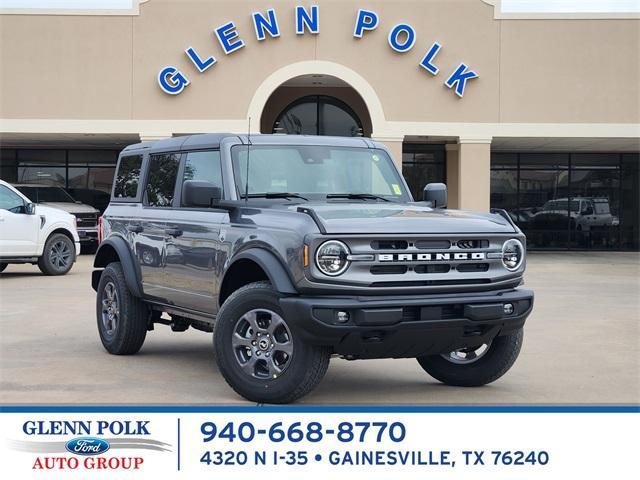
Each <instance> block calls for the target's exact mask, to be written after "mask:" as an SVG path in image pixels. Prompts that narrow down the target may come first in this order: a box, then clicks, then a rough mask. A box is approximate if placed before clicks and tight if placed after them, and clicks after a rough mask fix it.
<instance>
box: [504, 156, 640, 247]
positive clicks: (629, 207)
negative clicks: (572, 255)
mask: <svg viewBox="0 0 640 480" xmlns="http://www.w3.org/2000/svg"><path fill="white" fill-rule="evenodd" d="M514 158H515V159H516V161H515V162H514ZM638 178H639V175H638V154H617V153H614V154H609V153H605V154H600V153H575V154H565V153H559V154H553V153H551V154H549V153H535V154H530V153H522V154H517V153H508V154H504V153H494V154H492V163H491V206H492V207H494V208H504V209H505V210H507V211H508V212H509V214H510V215H511V218H512V219H514V221H515V222H516V223H517V224H518V226H519V227H520V228H521V229H522V230H523V231H524V232H525V234H526V235H527V242H528V246H529V248H533V249H536V248H543V249H544V248H551V249H565V248H571V249H581V250H584V249H598V250H607V249H638V221H639V217H640V215H639V214H638V210H639V206H638V205H639V203H640V194H639V188H638V183H640V182H639V181H638ZM514 185H517V188H515V187H514Z"/></svg>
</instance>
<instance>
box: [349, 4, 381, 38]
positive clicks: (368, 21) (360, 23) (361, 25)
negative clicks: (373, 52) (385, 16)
mask: <svg viewBox="0 0 640 480" xmlns="http://www.w3.org/2000/svg"><path fill="white" fill-rule="evenodd" d="M377 27H378V14H377V13H376V12H372V11H371V10H362V9H360V10H358V16H357V17H356V26H355V28H354V29H353V36H354V37H356V38H362V34H363V32H364V31H365V30H369V31H370V30H375V29H376V28H377Z"/></svg>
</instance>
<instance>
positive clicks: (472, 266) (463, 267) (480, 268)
mask: <svg viewBox="0 0 640 480" xmlns="http://www.w3.org/2000/svg"><path fill="white" fill-rule="evenodd" d="M456 269H457V270H458V271H459V272H488V271H489V264H488V263H461V264H460V265H458V266H457V267H456Z"/></svg>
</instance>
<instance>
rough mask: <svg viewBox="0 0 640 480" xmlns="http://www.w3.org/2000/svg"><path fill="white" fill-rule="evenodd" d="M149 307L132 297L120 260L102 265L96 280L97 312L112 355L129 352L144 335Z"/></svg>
mask: <svg viewBox="0 0 640 480" xmlns="http://www.w3.org/2000/svg"><path fill="white" fill-rule="evenodd" d="M148 314H149V312H148V309H147V307H146V306H145V304H144V303H143V302H142V301H141V300H140V299H139V298H136V297H134V296H133V295H132V294H131V292H130V291H129V288H128V287H127V282H126V280H125V278H124V273H123V271H122V266H121V265H120V263H119V262H114V263H110V264H109V265H107V268H105V269H104V271H103V272H102V275H101V276H100V282H99V283H98V291H97V295H96V316H97V320H98V333H99V334H100V340H101V341H102V345H103V346H104V348H105V349H106V350H107V351H108V352H109V353H111V354H113V355H132V354H134V353H137V352H138V350H140V348H141V347H142V344H143V343H144V339H145V337H146V336H147V320H148V316H149V315H148Z"/></svg>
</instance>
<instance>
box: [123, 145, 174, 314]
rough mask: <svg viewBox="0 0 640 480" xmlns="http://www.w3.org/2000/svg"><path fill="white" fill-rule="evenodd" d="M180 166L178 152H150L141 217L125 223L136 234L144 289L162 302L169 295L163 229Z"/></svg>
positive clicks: (171, 205)
mask: <svg viewBox="0 0 640 480" xmlns="http://www.w3.org/2000/svg"><path fill="white" fill-rule="evenodd" d="M179 167H180V153H160V154H151V155H149V162H148V168H147V175H146V182H145V186H144V191H143V197H142V208H141V210H140V218H139V220H138V221H137V222H133V221H132V222H130V225H129V227H128V229H129V230H130V231H132V232H133V233H134V234H135V240H134V241H133V250H134V252H135V255H136V258H137V259H138V264H139V265H140V272H141V274H142V288H143V291H144V293H145V295H148V296H150V297H154V298H155V299H157V300H160V301H163V302H167V301H170V298H171V295H170V293H169V292H170V290H171V288H170V286H169V284H170V281H168V280H167V279H166V276H165V271H164V265H165V262H166V257H167V248H166V247H167V246H166V238H167V234H166V232H165V230H166V228H167V219H168V218H170V217H171V215H172V209H173V201H174V197H175V189H176V179H177V176H178V169H179Z"/></svg>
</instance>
